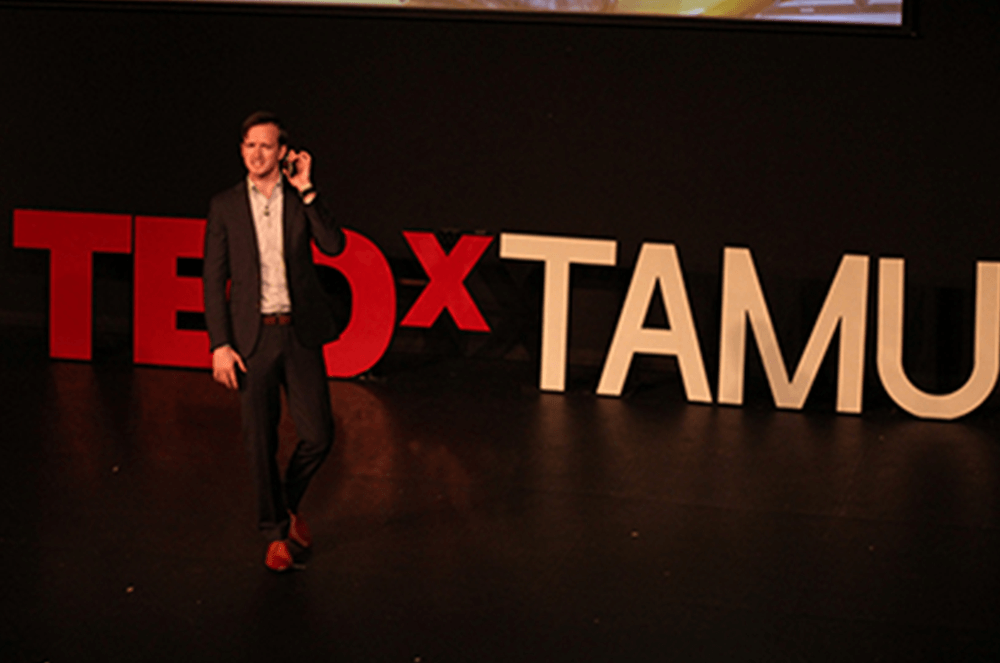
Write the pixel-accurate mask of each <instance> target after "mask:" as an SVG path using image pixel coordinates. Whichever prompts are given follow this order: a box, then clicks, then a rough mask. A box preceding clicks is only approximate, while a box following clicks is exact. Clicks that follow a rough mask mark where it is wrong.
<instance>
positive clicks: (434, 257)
mask: <svg viewBox="0 0 1000 663" xmlns="http://www.w3.org/2000/svg"><path fill="white" fill-rule="evenodd" d="M403 237H405V238H406V242H407V243H408V244H409V245H410V248H411V249H413V253H414V254H415V255H416V256H417V260H419V261H420V265H421V266H422V267H423V268H424V271H425V272H427V276H428V277H429V278H430V283H428V284H427V287H426V288H424V291H423V292H421V293H420V296H419V297H418V298H417V301H415V302H414V303H413V307H412V308H410V312H409V313H407V314H406V317H404V318H403V321H402V322H400V323H399V324H401V325H403V326H404V327H430V326H431V325H433V324H434V321H435V320H437V319H438V316H440V315H441V314H442V313H443V312H444V310H445V309H448V312H449V313H451V319H452V320H454V321H455V326H456V327H458V328H459V329H461V330H464V331H478V332H488V331H489V330H490V326H489V325H487V324H486V320H484V319H483V315H482V314H481V313H480V312H479V309H478V308H477V307H476V303H475V302H474V301H472V296H471V295H470V294H469V291H468V290H466V289H465V283H464V281H465V277H466V276H468V275H469V272H471V271H472V267H473V266H474V265H475V264H476V261H477V260H479V257H480V256H482V255H483V251H485V250H486V247H488V246H489V245H490V242H492V241H493V238H492V237H488V236H477V235H462V237H461V238H460V239H459V240H458V243H457V244H456V245H455V246H454V247H453V248H452V250H451V253H449V254H447V255H446V254H445V252H444V249H442V248H441V245H440V244H439V243H438V241H437V237H435V236H434V233H427V232H404V233H403Z"/></svg>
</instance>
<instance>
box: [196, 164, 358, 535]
mask: <svg viewBox="0 0 1000 663" xmlns="http://www.w3.org/2000/svg"><path fill="white" fill-rule="evenodd" d="M283 187H284V188H283V194H284V195H283V200H284V204H283V209H282V225H283V228H282V239H283V243H284V247H283V248H284V259H285V270H286V276H287V279H286V281H287V284H288V292H289V297H290V299H291V304H292V311H291V320H292V322H291V324H290V325H287V326H271V325H264V324H262V318H261V311H260V300H261V283H260V272H261V267H260V250H259V248H258V245H257V232H256V230H255V228H254V222H253V215H252V213H251V211H250V199H249V195H248V190H247V182H246V181H245V180H244V181H243V182H241V183H239V184H238V185H236V186H235V187H233V188H231V189H227V190H226V191H223V192H222V193H219V194H218V195H216V196H215V197H213V198H212V201H211V203H210V204H209V212H208V224H207V226H206V229H205V254H204V271H203V279H204V292H205V322H206V325H207V327H208V336H209V342H210V347H211V349H212V350H215V349H216V348H218V347H219V346H222V345H225V344H229V345H230V346H231V347H232V348H233V349H234V350H236V352H238V353H239V354H240V356H241V357H242V358H243V361H244V363H245V364H246V367H247V372H246V374H245V375H243V376H241V380H240V404H241V410H242V430H243V439H244V442H245V443H246V447H247V450H248V452H249V455H250V464H251V471H252V472H253V477H254V483H255V485H256V490H257V497H258V512H259V515H258V522H259V527H260V529H261V531H262V532H263V533H264V535H265V537H266V538H268V539H270V540H277V539H283V538H285V537H286V536H287V532H288V520H289V519H288V511H289V510H290V511H292V512H293V513H295V512H297V511H298V506H299V502H300V501H301V499H302V495H303V494H304V493H305V490H306V487H307V486H308V484H309V481H310V479H311V478H312V476H313V475H314V474H315V473H316V471H317V470H318V469H319V467H320V465H321V464H322V462H323V460H324V459H325V458H326V455H327V454H328V453H329V451H330V447H331V445H332V444H333V417H332V414H331V412H330V396H329V386H328V384H327V376H326V368H325V365H324V362H323V353H322V346H323V344H324V343H327V342H329V341H332V340H334V339H335V338H336V337H337V335H338V334H339V330H338V328H337V324H336V322H335V318H334V314H333V310H332V306H331V302H330V300H329V299H328V295H327V294H326V292H325V291H324V289H323V287H322V285H321V284H320V281H319V277H318V275H317V273H316V269H315V267H314V265H313V260H312V249H311V241H312V240H316V243H317V244H318V245H319V247H320V249H322V250H323V251H324V252H325V253H329V254H331V255H333V254H336V253H339V252H340V251H341V249H342V248H343V246H344V235H343V233H342V232H341V230H340V228H339V226H338V225H337V224H336V223H335V222H334V220H333V217H332V216H331V214H330V213H329V211H328V210H327V209H326V208H325V207H324V205H323V202H322V200H320V197H319V196H317V197H316V198H315V199H314V200H313V202H312V204H310V205H305V204H303V203H302V201H301V199H300V198H299V195H298V192H297V191H296V190H295V188H294V187H292V186H291V185H290V184H288V182H287V181H285V182H283ZM237 370H239V369H238V368H237ZM282 387H283V388H284V389H285V394H286V396H287V402H288V407H289V412H290V414H291V416H292V420H293V421H294V423H295V429H296V433H297V434H298V436H299V443H298V445H297V447H296V449H295V452H294V453H293V455H292V458H291V460H290V461H289V464H288V467H287V468H286V470H285V476H284V478H282V476H281V472H280V469H279V468H278V466H277V462H276V459H275V456H276V453H277V450H278V422H279V420H280V418H281V394H280V389H281V388H282Z"/></svg>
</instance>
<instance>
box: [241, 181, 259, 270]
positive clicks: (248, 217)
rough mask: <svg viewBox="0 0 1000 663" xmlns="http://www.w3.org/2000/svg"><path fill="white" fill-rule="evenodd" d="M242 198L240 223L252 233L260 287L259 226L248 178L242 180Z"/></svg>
mask: <svg viewBox="0 0 1000 663" xmlns="http://www.w3.org/2000/svg"><path fill="white" fill-rule="evenodd" d="M239 188H240V194H241V195H240V199H241V200H242V203H243V204H242V205H240V210H239V217H240V219H239V224H240V226H241V227H242V228H243V229H244V230H245V232H247V233H248V234H249V235H250V243H251V245H252V246H253V250H254V261H253V264H254V270H255V271H256V274H257V283H258V288H259V287H260V286H259V284H260V243H259V242H258V241H257V227H256V226H255V225H254V223H253V211H252V210H251V208H250V185H249V184H248V183H247V180H246V178H243V181H242V182H240V185H239Z"/></svg>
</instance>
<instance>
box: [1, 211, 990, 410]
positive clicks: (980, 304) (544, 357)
mask: <svg viewBox="0 0 1000 663" xmlns="http://www.w3.org/2000/svg"><path fill="white" fill-rule="evenodd" d="M204 227H205V222H204V220H200V219H177V218H162V217H147V216H135V217H133V216H130V215H119V214H90V213H79V212H55V211H38V210H15V212H14V246H15V247H18V248H31V249H47V250H48V251H49V252H50V254H51V256H50V301H49V339H50V344H49V348H50V354H51V356H52V357H54V358H62V359H81V360H89V359H90V357H91V316H92V281H93V272H92V263H93V260H92V258H93V254H94V253H125V254H133V263H134V274H133V278H134V283H133V290H134V304H133V316H134V324H133V355H134V360H135V361H136V362H137V363H141V364H151V365H160V366H182V367H191V368H198V367H208V366H210V365H211V357H210V355H209V352H208V335H207V334H206V333H205V332H203V331H191V330H183V329H178V328H177V323H176V320H177V313H178V312H201V311H202V310H203V305H202V285H201V279H200V278H195V277H185V276H178V270H177V261H178V259H180V258H201V257H202V249H203V237H204ZM345 234H346V237H347V242H346V245H345V248H344V250H343V251H342V252H341V253H340V254H339V255H337V256H336V257H331V256H327V255H325V254H323V253H321V252H320V251H319V250H317V249H315V247H314V250H313V257H314V260H315V262H316V263H317V264H319V265H324V266H326V267H330V268H332V269H335V270H337V271H338V272H340V273H341V274H342V275H343V276H344V278H345V279H346V281H347V283H348V285H349V287H350V289H351V296H352V307H351V317H350V320H349V322H348V324H347V326H346V327H345V329H344V331H343V333H342V334H341V336H340V338H338V339H337V340H336V341H334V342H332V343H330V344H328V345H327V346H326V347H325V348H324V352H325V357H326V363H327V372H328V374H329V375H330V376H331V377H352V376H354V375H358V374H359V373H362V372H364V371H366V370H368V369H369V368H371V367H372V366H373V365H375V363H376V362H378V361H379V359H381V358H382V356H383V355H384V354H385V352H386V350H387V349H388V347H389V342H390V341H391V340H392V335H393V332H394V331H395V326H396V288H395V280H394V278H393V274H392V271H391V269H390V267H389V263H388V261H387V260H386V258H385V255H384V254H383V253H382V252H381V250H379V248H378V247H377V246H376V245H375V244H374V243H373V242H372V241H371V240H369V239H368V238H366V237H364V236H363V235H361V234H360V233H358V232H355V231H353V230H345ZM403 235H404V238H405V239H406V241H407V243H408V245H409V246H410V248H411V250H412V251H413V253H414V255H415V256H416V257H417V259H418V261H419V262H420V264H421V266H422V267H423V269H424V271H425V272H426V273H427V276H428V283H427V285H426V287H425V288H424V290H423V291H422V292H421V294H420V295H419V297H418V298H417V300H416V301H415V302H414V304H413V305H412V307H411V308H410V310H409V311H408V312H407V313H406V315H405V316H404V317H403V319H402V320H401V321H400V322H399V324H400V325H401V326H406V327H430V326H431V325H433V324H434V322H435V321H436V320H437V319H438V318H439V317H440V316H441V315H442V314H443V313H444V312H445V311H447V312H448V313H449V315H450V316H451V317H452V319H453V320H454V322H455V324H456V326H457V327H458V328H459V329H462V330H465V331H476V332H489V331H490V328H489V325H488V324H487V323H486V320H485V319H484V318H483V316H482V314H481V313H480V311H479V308H478V307H477V306H476V303H475V301H474V300H473V298H472V296H471V295H470V294H469V292H468V291H467V290H466V288H465V285H464V281H465V278H466V277H467V276H468V275H469V273H470V272H471V271H472V269H473V268H474V267H475V265H476V263H477V262H478V261H479V259H480V258H481V257H482V255H483V253H484V252H485V251H486V249H487V247H488V246H489V245H490V244H491V243H492V241H493V239H494V238H493V237H490V236H482V235H471V234H470V235H463V236H461V237H460V238H459V240H458V242H457V243H456V244H455V245H454V246H453V247H452V248H451V250H450V251H445V250H444V248H443V247H442V246H441V245H440V243H439V242H438V240H437V238H436V237H435V235H434V234H432V233H428V232H405V231H404V233H403ZM499 240H500V241H499V244H500V247H499V249H500V250H499V254H500V257H501V258H502V259H506V260H522V261H534V262H539V263H542V264H543V265H544V296H543V302H542V308H543V310H542V348H541V372H540V378H539V388H540V389H543V390H546V391H555V392H561V391H564V390H565V378H566V356H567V343H568V325H569V299H570V289H571V278H570V269H571V267H572V265H597V266H601V265H603V266H608V267H611V266H614V265H615V264H616V259H617V258H616V254H617V249H618V245H617V242H616V241H615V240H608V239H589V238H577V237H561V236H558V237H557V236H545V235H532V234H518V233H501V234H500V237H499ZM869 270H870V260H869V257H868V256H864V255H855V254H846V255H844V256H843V257H842V258H841V261H840V264H839V265H838V266H837V268H836V272H835V273H834V275H833V280H832V281H831V284H830V288H829V290H828V292H827V295H826V299H825V301H824V303H823V306H822V308H821V310H820V312H819V315H818V317H817V319H816V322H815V324H814V326H813V329H812V332H811V334H810V336H809V340H808V342H807V343H806V347H805V349H804V351H803V353H802V356H801V357H800V359H799V361H798V364H797V366H796V368H795V370H794V372H793V373H792V374H791V377H789V371H788V368H787V367H786V366H785V362H784V359H783V358H782V353H781V348H780V346H779V344H778V339H777V335H776V333H775V330H774V325H773V323H772V320H771V315H770V311H769V309H768V305H767V301H766V298H765V296H764V292H763V289H762V288H761V285H760V279H759V277H758V274H757V269H756V266H755V264H754V260H753V255H752V254H751V252H750V250H749V249H746V248H733V247H726V248H725V249H724V252H723V264H722V297H721V302H722V303H721V306H722V310H721V316H720V317H721V328H720V334H719V339H720V341H719V348H718V352H719V362H718V365H719V373H718V382H717V385H718V387H717V389H718V391H717V393H716V395H715V402H718V403H722V404H726V405H741V404H742V403H743V382H744V373H745V355H746V345H747V340H748V339H747V330H748V328H749V330H750V331H751V333H752V335H753V338H754V340H755V342H756V344H757V348H758V350H759V354H760V357H761V361H762V363H763V367H764V373H765V375H766V377H767V380H768V383H769V385H770V388H771V392H772V395H773V397H774V401H775V405H776V406H777V407H779V408H785V409H793V410H794V409H801V408H802V406H803V405H804V403H805V401H806V398H807V396H808V395H809V392H810V390H811V388H812V385H813V382H814V381H815V378H816V375H817V373H818V371H819V367H820V364H821V363H822V361H823V358H824V356H825V355H826V353H827V351H828V350H829V348H830V345H831V344H832V342H833V338H834V336H835V335H837V338H838V342H839V351H838V357H839V363H838V377H837V400H836V409H837V412H842V413H860V412H861V409H862V392H863V383H864V364H865V342H866V338H867V324H868V321H867V312H868V299H869V292H868V290H869ZM877 277H878V292H877V297H878V306H877V311H878V320H877V324H878V330H877V334H876V339H877V340H876V342H877V348H876V358H877V368H878V375H879V378H880V379H881V381H882V385H883V387H884V388H885V390H886V392H887V393H888V394H889V396H890V397H891V398H892V399H893V400H894V401H895V402H896V403H897V404H898V405H899V406H900V407H901V408H903V409H904V410H906V411H907V412H910V413H911V414H913V415H915V416H917V417H923V418H930V419H955V418H957V417H960V416H963V415H965V414H968V413H969V412H971V411H973V410H974V409H976V408H977V407H979V405H981V404H982V403H983V401H985V400H986V398H987V397H989V395H990V394H991V393H992V391H993V389H994V387H995V385H996V382H997V378H998V375H1000V262H995V261H979V262H977V265H976V304H975V331H974V334H975V341H974V357H973V369H972V373H971V375H970V376H969V378H968V380H967V381H966V383H965V384H964V385H963V386H962V387H960V388H959V389H957V390H956V391H954V392H951V393H948V394H931V393H927V392H925V391H922V390H921V389H919V388H918V387H917V386H915V385H914V384H913V382H912V381H911V380H910V379H909V377H908V376H907V374H906V371H905V369H904V367H903V326H904V325H903V321H904V311H903V304H904V299H905V297H904V292H905V262H904V260H903V259H902V258H880V259H879V260H878V274H877ZM657 290H658V291H659V294H660V296H661V299H662V302H663V305H664V308H665V312H666V316H667V319H668V320H669V322H670V327H669V328H668V329H663V328H651V327H646V326H645V324H644V321H645V320H646V315H647V313H648V310H649V307H650V306H651V305H652V303H653V301H654V298H655V294H656V292H657ZM838 331H839V334H837V332H838ZM636 354H652V355H664V356H672V357H675V358H676V360H677V365H678V368H679V373H680V377H681V381H682V383H683V386H684V390H685V393H686V396H687V399H688V400H689V401H691V402H696V403H712V402H713V395H712V392H711V389H710V386H709V382H708V375H707V373H706V370H705V364H704V361H703V358H702V357H703V355H702V347H701V343H700V341H699V338H698V332H697V329H696V328H695V322H694V316H693V315H692V312H691V306H690V302H689V299H688V294H687V287H686V285H685V280H684V273H683V271H682V270H681V264H680V258H679V255H678V252H677V248H676V247H675V246H674V245H673V244H669V243H655V242H647V243H645V244H643V245H642V247H641V248H640V250H639V255H638V258H637V260H636V264H635V267H634V268H633V272H632V280H631V283H630V285H629V288H628V292H627V294H626V296H625V301H624V303H623V305H622V309H621V312H620V314H619V317H618V322H617V326H616V328H615V332H614V336H613V338H612V341H611V345H610V348H609V349H608V353H607V356H606V357H605V361H604V366H603V369H602V371H601V377H600V381H599V383H598V386H597V393H598V394H600V395H603V396H620V395H621V393H622V389H623V387H624V384H625V379H626V377H627V375H628V371H629V368H630V366H631V363H632V359H633V357H635V355H636Z"/></svg>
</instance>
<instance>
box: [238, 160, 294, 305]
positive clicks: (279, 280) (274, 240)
mask: <svg viewBox="0 0 1000 663" xmlns="http://www.w3.org/2000/svg"><path fill="white" fill-rule="evenodd" d="M247 189H248V190H249V192H250V211H251V212H252V214H253V225H254V228H255V229H256V230H257V247H258V248H259V249H260V312H261V313H262V314H265V315H267V314H271V313H291V311H292V300H291V297H290V296H289V294H288V277H287V273H286V272H285V241H284V234H283V225H282V209H283V207H284V192H283V191H282V184H281V180H278V183H277V184H275V185H274V190H273V191H271V197H270V198H268V197H266V196H265V195H264V193H263V192H262V191H261V190H260V189H258V188H257V187H256V186H255V185H254V183H253V182H251V181H250V179H249V178H247Z"/></svg>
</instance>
